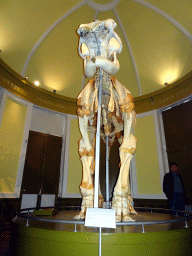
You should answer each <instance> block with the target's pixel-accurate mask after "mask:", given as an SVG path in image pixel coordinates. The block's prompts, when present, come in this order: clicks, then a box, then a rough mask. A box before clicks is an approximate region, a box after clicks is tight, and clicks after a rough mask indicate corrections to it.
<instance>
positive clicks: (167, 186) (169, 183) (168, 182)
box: [163, 172, 186, 199]
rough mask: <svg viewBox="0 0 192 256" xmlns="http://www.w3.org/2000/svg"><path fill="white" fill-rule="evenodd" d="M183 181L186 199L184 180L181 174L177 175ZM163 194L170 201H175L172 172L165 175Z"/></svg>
mask: <svg viewBox="0 0 192 256" xmlns="http://www.w3.org/2000/svg"><path fill="white" fill-rule="evenodd" d="M177 175H178V176H179V178H180V180H181V184H182V187H183V190H184V198H185V197H186V195H185V189H184V185H183V179H182V177H181V175H180V174H177ZM163 192H164V193H165V195H166V197H167V198H168V199H173V192H174V177H173V174H172V173H171V172H169V173H167V174H165V176H164V180H163Z"/></svg>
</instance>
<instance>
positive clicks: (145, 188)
mask: <svg viewBox="0 0 192 256" xmlns="http://www.w3.org/2000/svg"><path fill="white" fill-rule="evenodd" d="M134 133H135V136H136V137H137V139H138V141H137V150H136V171H137V184H138V194H139V195H142V194H152V195H158V194H161V193H162V186H161V179H160V170H159V162H158V152H157V142H156V134H155V123H154V117H153V116H152V115H151V116H146V117H141V118H138V119H137V124H136V126H135V128H134Z"/></svg>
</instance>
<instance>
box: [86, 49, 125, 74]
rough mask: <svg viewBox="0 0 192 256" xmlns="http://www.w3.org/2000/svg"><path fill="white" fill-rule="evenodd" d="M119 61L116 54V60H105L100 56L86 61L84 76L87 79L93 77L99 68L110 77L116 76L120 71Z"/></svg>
mask: <svg viewBox="0 0 192 256" xmlns="http://www.w3.org/2000/svg"><path fill="white" fill-rule="evenodd" d="M119 67H120V65H119V61H118V60H117V59H116V54H114V60H113V61H111V60H109V59H106V58H103V57H102V56H98V57H96V58H92V59H90V60H88V61H87V60H84V74H85V76H86V77H88V78H89V77H93V76H94V74H95V73H96V69H97V68H102V69H104V71H105V72H106V73H107V74H109V75H114V74H116V73H117V72H118V70H119Z"/></svg>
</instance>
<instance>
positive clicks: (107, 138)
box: [106, 136, 109, 202]
mask: <svg viewBox="0 0 192 256" xmlns="http://www.w3.org/2000/svg"><path fill="white" fill-rule="evenodd" d="M106 202H109V137H108V136H106Z"/></svg>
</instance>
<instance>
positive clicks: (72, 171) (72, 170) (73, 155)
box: [67, 119, 82, 194]
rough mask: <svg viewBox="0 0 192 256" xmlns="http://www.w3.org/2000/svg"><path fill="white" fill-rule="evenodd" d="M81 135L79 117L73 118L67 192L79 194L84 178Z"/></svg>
mask: <svg viewBox="0 0 192 256" xmlns="http://www.w3.org/2000/svg"><path fill="white" fill-rule="evenodd" d="M80 138H81V135H80V131H79V126H78V120H77V119H71V132H70V148H69V167H68V182H67V193H69V194H79V193H80V190H79V186H80V184H81V179H82V164H81V161H80V158H79V152H78V141H79V140H80Z"/></svg>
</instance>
